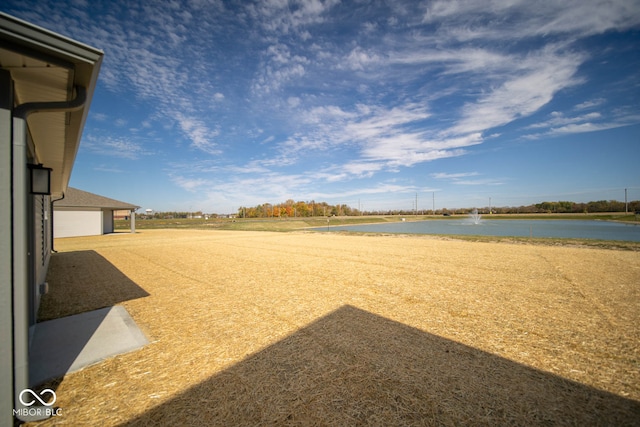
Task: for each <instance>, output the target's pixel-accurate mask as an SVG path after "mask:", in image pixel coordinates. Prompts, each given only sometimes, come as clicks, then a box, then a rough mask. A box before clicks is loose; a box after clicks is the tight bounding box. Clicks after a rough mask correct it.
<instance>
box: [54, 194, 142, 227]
mask: <svg viewBox="0 0 640 427" xmlns="http://www.w3.org/2000/svg"><path fill="white" fill-rule="evenodd" d="M139 207H140V206H135V205H132V204H130V203H126V202H121V201H119V200H114V199H110V198H108V197H103V196H99V195H97V194H93V193H89V192H87V191H82V190H78V189H77V188H73V187H68V188H67V191H65V192H64V198H63V199H60V200H56V201H54V203H53V237H56V238H57V237H73V236H95V235H100V234H108V233H113V231H114V225H113V220H114V216H115V215H114V213H115V212H116V211H128V212H129V217H131V216H132V215H133V214H134V213H135V210H136V209H138V208H139ZM131 232H132V233H133V232H135V220H133V221H131Z"/></svg>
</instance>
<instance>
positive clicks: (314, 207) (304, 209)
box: [237, 199, 640, 218]
mask: <svg viewBox="0 0 640 427" xmlns="http://www.w3.org/2000/svg"><path fill="white" fill-rule="evenodd" d="M473 209H474V208H464V209H446V208H443V209H436V211H435V212H433V211H432V210H426V209H421V210H416V209H393V210H364V211H361V210H359V209H354V208H352V207H350V206H348V205H345V204H341V205H330V204H328V203H327V202H316V201H313V200H312V201H310V202H304V201H298V202H296V201H293V200H291V199H289V200H287V201H286V202H284V203H279V204H270V203H264V204H261V205H257V206H253V207H246V206H241V207H240V208H238V213H237V217H238V218H297V217H311V216H358V215H416V214H424V215H443V214H468V213H469V212H471V211H472V210H473ZM478 210H479V211H480V212H481V213H488V212H489V207H487V206H485V207H484V208H478ZM628 210H629V212H630V213H634V212H637V211H640V201H639V200H635V201H632V202H629V203H628ZM624 211H625V203H624V202H619V201H617V200H598V201H595V202H588V203H575V202H569V201H558V202H542V203H536V204H532V205H528V206H515V207H514V206H507V207H494V206H492V207H491V212H493V213H496V214H509V213H593V212H624Z"/></svg>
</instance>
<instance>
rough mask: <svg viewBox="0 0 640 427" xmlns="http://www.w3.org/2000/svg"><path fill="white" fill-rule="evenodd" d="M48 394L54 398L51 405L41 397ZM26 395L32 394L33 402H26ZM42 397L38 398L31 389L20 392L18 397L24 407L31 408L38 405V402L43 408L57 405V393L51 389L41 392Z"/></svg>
mask: <svg viewBox="0 0 640 427" xmlns="http://www.w3.org/2000/svg"><path fill="white" fill-rule="evenodd" d="M46 393H49V394H50V395H52V396H53V400H52V401H51V403H47V402H45V401H44V400H43V399H41V398H40V396H44V395H45V394H46ZM25 394H30V395H31V400H30V401H27V402H25V400H24V395H25ZM40 396H38V395H37V394H36V393H35V392H34V391H33V390H31V389H30V388H25V389H24V390H22V391H21V392H20V395H19V396H18V399H20V403H22V404H23V405H24V406H31V405H33V404H34V403H36V400H37V401H38V402H40V403H41V404H42V405H43V406H53V404H54V403H56V392H55V391H53V390H51V389H50V388H45V389H44V390H42V391H41V392H40ZM28 398H29V397H28V396H27V399H28Z"/></svg>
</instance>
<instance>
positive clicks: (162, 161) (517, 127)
mask: <svg viewBox="0 0 640 427" xmlns="http://www.w3.org/2000/svg"><path fill="white" fill-rule="evenodd" d="M2 9H3V11H5V12H7V13H10V14H12V15H14V16H17V17H19V18H22V19H25V20H27V21H30V22H32V23H35V24H37V25H40V26H43V27H45V28H47V29H50V30H52V31H55V32H59V33H61V34H64V35H66V36H69V37H71V38H74V39H76V40H79V41H82V42H83V43H86V44H89V45H91V46H94V47H97V48H100V49H102V50H104V52H105V58H104V62H103V65H102V69H101V72H100V78H99V82H98V86H97V88H96V92H95V95H94V98H93V103H92V105H91V111H90V114H89V118H88V120H87V123H86V126H85V130H84V134H83V139H82V143H81V146H80V150H79V152H78V156H77V159H76V164H75V166H74V170H73V174H72V177H71V186H73V187H77V188H80V189H83V190H86V191H90V192H94V193H98V194H101V195H103V196H107V197H112V198H115V199H118V200H123V201H126V202H130V203H134V204H137V205H140V206H141V207H142V210H144V209H147V208H150V209H154V210H157V211H170V210H181V211H186V210H190V211H196V210H202V211H205V212H216V213H231V212H236V211H237V209H238V207H240V206H243V205H244V206H254V205H257V204H261V203H280V202H284V201H286V200H287V199H294V200H305V201H310V200H315V201H326V202H329V203H331V204H336V203H340V204H342V203H345V204H347V205H350V206H352V207H355V208H357V207H358V206H360V207H361V208H362V209H365V210H373V209H413V208H414V203H415V198H416V194H417V195H418V209H430V208H431V207H432V203H433V199H434V195H435V204H436V208H437V209H440V208H443V207H446V208H456V207H474V206H477V207H482V206H487V205H488V204H489V198H491V203H492V205H493V206H519V205H527V204H531V203H536V202H541V201H544V200H571V201H576V202H584V201H590V200H602V199H616V200H624V189H625V188H627V189H628V195H629V200H638V199H640V49H639V47H640V2H639V1H638V0H610V1H606V2H605V1H592V0H566V1H556V0H550V1H546V0H540V1H529V0H502V1H501V0H483V1H472V0H445V1H415V0H407V1H400V0H397V1H396V0H394V1H364V0H362V1H358V0H350V1H346V0H343V1H339V0H325V1H320V0H306V1H293V0H292V1H287V0H265V1H255V2H251V1H240V0H238V1H221V0H220V1H215V0H213V1H206V0H193V1H153V2H152V1H148V2H131V1H117V0H116V1H104V2H100V1H84V0H75V1H69V2H63V1H58V0H56V1H53V0H38V1H25V0H20V1H13V0H10V1H9V2H8V3H7V2H4V6H3V7H2Z"/></svg>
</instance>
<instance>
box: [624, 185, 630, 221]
mask: <svg viewBox="0 0 640 427" xmlns="http://www.w3.org/2000/svg"><path fill="white" fill-rule="evenodd" d="M624 214H625V215H628V214H629V203H628V202H627V189H626V188H625V189H624Z"/></svg>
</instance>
